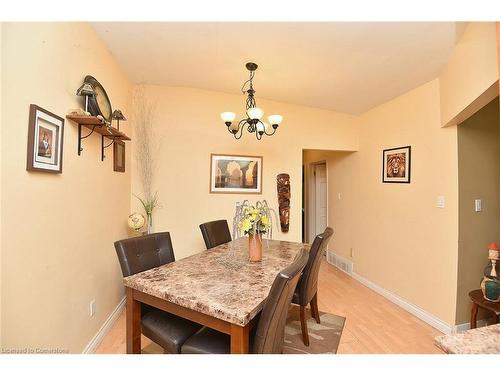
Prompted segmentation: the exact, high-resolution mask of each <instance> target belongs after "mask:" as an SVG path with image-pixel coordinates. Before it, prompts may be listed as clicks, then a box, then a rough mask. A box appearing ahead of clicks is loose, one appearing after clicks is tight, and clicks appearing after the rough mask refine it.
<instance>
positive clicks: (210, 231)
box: [200, 220, 231, 250]
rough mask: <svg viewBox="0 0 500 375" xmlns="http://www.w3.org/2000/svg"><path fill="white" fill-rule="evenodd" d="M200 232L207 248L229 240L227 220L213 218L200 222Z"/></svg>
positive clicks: (229, 233)
mask: <svg viewBox="0 0 500 375" xmlns="http://www.w3.org/2000/svg"><path fill="white" fill-rule="evenodd" d="M200 230H201V234H202V235H203V240H204V241H205V246H206V247H207V250H208V249H211V248H212V247H215V246H219V245H222V244H223V243H228V242H231V232H229V225H228V224H227V220H215V221H209V222H207V223H203V224H200Z"/></svg>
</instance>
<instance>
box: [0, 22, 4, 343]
mask: <svg viewBox="0 0 500 375" xmlns="http://www.w3.org/2000/svg"><path fill="white" fill-rule="evenodd" d="M2 30H3V24H2V22H0V347H1V346H2V243H3V241H2V215H1V212H2V207H3V205H2V202H3V196H2V178H3V173H2V81H3V71H2V51H3V49H2Z"/></svg>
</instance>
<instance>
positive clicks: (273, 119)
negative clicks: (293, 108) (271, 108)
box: [267, 115, 283, 127]
mask: <svg viewBox="0 0 500 375" xmlns="http://www.w3.org/2000/svg"><path fill="white" fill-rule="evenodd" d="M267 119H268V120H269V123H270V124H271V125H273V127H275V126H276V127H278V126H279V124H281V121H283V116H281V115H271V116H269V117H268V118H267Z"/></svg>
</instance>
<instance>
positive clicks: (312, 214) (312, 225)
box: [305, 160, 330, 244]
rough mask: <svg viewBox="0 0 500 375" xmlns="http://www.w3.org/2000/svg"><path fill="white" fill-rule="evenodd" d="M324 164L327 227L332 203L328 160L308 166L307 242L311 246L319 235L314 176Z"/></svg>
mask: <svg viewBox="0 0 500 375" xmlns="http://www.w3.org/2000/svg"><path fill="white" fill-rule="evenodd" d="M320 164H324V165H325V168H326V210H327V214H326V225H328V216H329V215H328V213H329V208H330V202H329V201H328V185H329V177H328V162H327V161H326V160H320V161H315V162H312V163H309V165H308V167H309V168H308V176H307V180H306V181H307V189H306V215H305V220H306V241H307V242H308V243H310V244H312V242H313V241H314V237H316V235H317V234H318V233H315V232H316V178H315V175H314V172H315V168H316V166H317V165H320Z"/></svg>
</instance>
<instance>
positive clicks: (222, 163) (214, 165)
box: [210, 154, 262, 194]
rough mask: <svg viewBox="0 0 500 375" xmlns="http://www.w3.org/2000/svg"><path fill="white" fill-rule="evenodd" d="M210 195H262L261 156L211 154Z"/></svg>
mask: <svg viewBox="0 0 500 375" xmlns="http://www.w3.org/2000/svg"><path fill="white" fill-rule="evenodd" d="M210 193H236V194H262V156H245V155H219V154H211V155H210Z"/></svg>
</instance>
